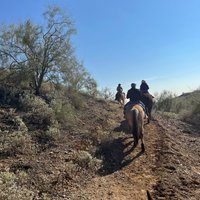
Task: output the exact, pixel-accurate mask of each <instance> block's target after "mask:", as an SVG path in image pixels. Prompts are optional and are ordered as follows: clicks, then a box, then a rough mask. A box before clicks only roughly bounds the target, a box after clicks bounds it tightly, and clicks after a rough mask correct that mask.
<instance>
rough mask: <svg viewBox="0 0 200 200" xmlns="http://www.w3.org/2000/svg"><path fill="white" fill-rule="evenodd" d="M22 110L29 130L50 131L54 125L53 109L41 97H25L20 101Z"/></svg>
mask: <svg viewBox="0 0 200 200" xmlns="http://www.w3.org/2000/svg"><path fill="white" fill-rule="evenodd" d="M20 104H21V110H22V111H24V115H23V120H24V122H25V123H26V125H27V126H28V128H29V130H37V129H42V130H48V128H49V127H50V126H51V125H52V124H54V122H55V115H54V111H53V109H52V108H51V107H50V106H49V105H48V104H47V103H46V102H45V101H44V100H43V99H41V98H40V97H38V96H33V95H25V96H24V97H22V98H21V99H20Z"/></svg>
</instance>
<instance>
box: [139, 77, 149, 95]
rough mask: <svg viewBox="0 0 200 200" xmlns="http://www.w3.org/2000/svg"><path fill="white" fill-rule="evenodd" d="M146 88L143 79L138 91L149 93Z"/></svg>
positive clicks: (147, 87) (146, 85)
mask: <svg viewBox="0 0 200 200" xmlns="http://www.w3.org/2000/svg"><path fill="white" fill-rule="evenodd" d="M148 90H149V86H148V84H147V83H146V81H145V80H142V82H141V85H140V91H141V92H142V94H144V93H149V92H148Z"/></svg>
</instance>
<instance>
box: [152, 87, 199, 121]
mask: <svg viewBox="0 0 200 200" xmlns="http://www.w3.org/2000/svg"><path fill="white" fill-rule="evenodd" d="M199 99H200V90H196V91H193V92H191V93H183V94H182V95H181V96H178V97H176V96H174V95H172V93H170V92H166V91H164V92H163V93H161V95H160V97H159V98H158V101H157V103H156V105H155V107H156V109H157V110H159V111H162V112H171V113H174V114H176V115H177V116H179V118H181V119H183V120H185V121H188V122H190V123H194V124H197V125H198V124H199V122H200V101H199Z"/></svg>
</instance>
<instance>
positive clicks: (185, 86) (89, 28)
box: [0, 0, 200, 94]
mask: <svg viewBox="0 0 200 200" xmlns="http://www.w3.org/2000/svg"><path fill="white" fill-rule="evenodd" d="M52 4H56V5H60V6H61V7H62V8H64V10H66V12H67V13H68V14H69V16H70V17H71V18H72V20H73V21H74V23H75V27H76V29H77V34H76V35H75V36H73V44H74V46H75V47H76V53H77V55H78V58H79V59H80V60H81V61H83V63H84V66H85V68H86V69H87V70H88V71H89V72H90V74H91V75H92V77H93V78H94V79H95V80H96V81H97V83H98V85H99V88H105V87H108V88H110V89H111V90H113V91H115V89H116V87H117V85H118V83H121V84H122V86H123V87H124V90H125V91H127V90H128V89H129V88H130V84H131V83H132V82H135V83H136V84H137V87H139V85H140V82H141V80H142V79H144V80H146V81H147V83H148V84H149V86H150V92H151V93H152V94H154V93H155V92H161V91H163V90H169V91H172V92H175V93H177V94H181V93H182V92H188V91H192V90H195V89H197V88H198V87H199V86H200V0H34V1H33V0H1V6H0V23H1V22H3V23H16V22H23V21H24V20H25V19H28V18H30V19H32V20H33V21H34V22H36V23H40V20H41V19H42V13H43V12H44V11H45V8H46V7H47V5H52Z"/></svg>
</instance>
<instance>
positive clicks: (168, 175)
mask: <svg viewBox="0 0 200 200" xmlns="http://www.w3.org/2000/svg"><path fill="white" fill-rule="evenodd" d="M88 105H89V108H90V109H85V110H84V112H83V118H82V121H81V120H80V122H79V124H78V125H77V126H76V127H73V128H72V129H71V130H65V132H63V134H62V137H60V138H58V139H56V140H55V141H52V142H49V141H48V140H47V141H46V140H44V139H45V138H42V140H41V141H40V142H43V143H44V144H45V145H44V144H43V143H42V144H41V147H42V149H41V151H38V152H37V153H36V154H31V155H30V154H28V153H25V154H16V155H15V156H10V155H4V154H2V156H1V159H0V167H1V173H2V174H5V175H6V174H8V173H11V175H12V176H13V177H15V176H18V175H20V174H21V175H23V174H24V175H26V176H25V178H24V177H23V178H18V179H16V178H15V180H17V181H20V182H19V183H18V184H19V185H20V187H24V186H26V188H28V189H29V190H31V191H34V194H35V195H34V196H35V197H34V198H28V199H34V200H51V199H52V200H148V197H147V193H148V194H150V197H151V199H153V200H199V199H200V130H199V129H198V128H195V127H193V126H192V125H189V124H186V123H184V122H181V121H179V120H178V119H174V118H164V117H163V116H161V115H159V114H156V113H154V115H153V120H152V121H151V122H150V123H149V124H145V135H144V142H145V149H146V151H145V152H142V151H141V147H140V145H138V146H137V147H136V148H133V138H132V135H131V134H130V133H129V131H128V129H127V126H126V122H125V121H124V119H123V112H122V108H120V106H119V105H118V104H116V103H113V102H111V103H109V104H102V103H101V102H99V104H98V106H97V102H95V101H94V100H88ZM7 113H8V112H7V110H3V111H2V112H1V115H0V116H1V119H2V120H1V125H0V127H1V130H2V131H4V132H5V130H7V129H8V128H9V127H10V128H12V127H11V126H10V121H13V120H11V118H12V116H8V114H7ZM15 115H17V114H15ZM13 119H15V118H13ZM11 125H12V124H11ZM14 128H15V129H16V128H17V127H14ZM11 132H12V129H11ZM105 136H106V137H105ZM103 137H105V139H103ZM92 138H96V139H95V140H94V141H93V139H92ZM94 142H96V143H98V144H97V145H98V148H97V150H98V151H96V150H95V156H94V157H96V158H98V159H99V160H103V163H102V164H101V168H100V169H99V170H98V171H95V172H92V171H89V170H88V166H87V165H86V164H88V163H86V164H85V160H86V161H87V159H85V158H84V159H82V160H80V159H78V157H77V156H78V155H79V153H78V152H82V153H83V152H86V150H87V151H89V149H90V148H94V145H93V143H94ZM84 155H87V154H84ZM79 156H80V155H79ZM89 158H90V157H89ZM83 161H84V163H82V162H83ZM91 161H93V159H91ZM87 162H88V161H87ZM9 180H10V179H9ZM2 183H3V182H2V181H0V186H1V184H2ZM9 184H10V183H9ZM4 185H5V184H4ZM4 185H3V186H4ZM14 186H16V184H14ZM20 187H18V188H20ZM3 189H5V191H6V187H5V188H4V187H3ZM13 198H14V197H13V196H12V194H10V196H9V198H8V199H13ZM20 198H21V197H20ZM20 198H16V199H17V200H18V199H20ZM23 199H26V198H25V197H24V198H23ZM13 200H14V199H13Z"/></svg>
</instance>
